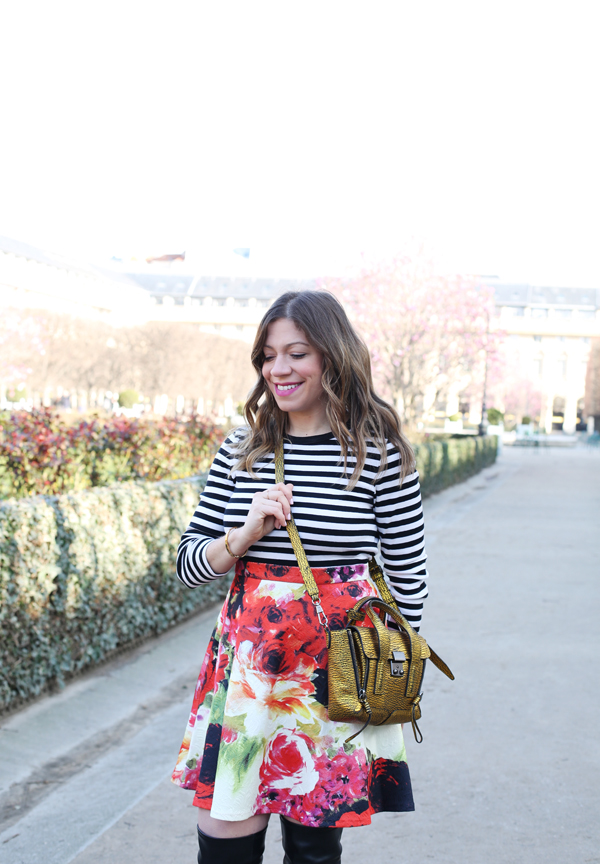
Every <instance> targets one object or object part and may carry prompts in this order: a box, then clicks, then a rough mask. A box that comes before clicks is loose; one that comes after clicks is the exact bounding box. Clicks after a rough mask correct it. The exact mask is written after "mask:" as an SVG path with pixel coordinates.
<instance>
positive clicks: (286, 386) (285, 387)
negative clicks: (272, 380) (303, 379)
mask: <svg viewBox="0 0 600 864" xmlns="http://www.w3.org/2000/svg"><path fill="white" fill-rule="evenodd" d="M299 386H300V383H298V384H278V385H277V389H278V390H295V388H296V387H299Z"/></svg>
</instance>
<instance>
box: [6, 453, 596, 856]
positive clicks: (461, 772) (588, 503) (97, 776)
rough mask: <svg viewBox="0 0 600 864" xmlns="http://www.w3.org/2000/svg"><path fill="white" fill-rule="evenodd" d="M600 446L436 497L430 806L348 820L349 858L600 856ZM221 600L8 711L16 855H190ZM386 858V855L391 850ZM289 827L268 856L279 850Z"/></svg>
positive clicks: (431, 544) (273, 838) (529, 462)
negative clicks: (180, 782)
mask: <svg viewBox="0 0 600 864" xmlns="http://www.w3.org/2000/svg"><path fill="white" fill-rule="evenodd" d="M599 516H600V454H599V453H596V452H593V451H588V450H584V449H569V450H554V449H549V450H544V451H526V450H517V449H514V450H511V449H509V448H506V449H505V452H504V455H503V457H502V459H501V461H500V462H499V463H498V464H497V465H495V466H493V467H492V468H489V469H487V470H486V471H484V472H483V473H482V474H480V475H478V476H477V477H475V478H472V479H471V480H470V481H468V482H467V483H464V484H462V485H460V486H457V487H454V488H453V489H450V490H447V491H446V492H443V493H441V494H440V495H437V496H435V497H434V498H432V499H429V500H428V501H426V520H427V528H428V550H429V553H430V571H431V574H432V575H431V582H430V591H431V598H430V600H429V601H428V605H427V608H426V615H425V621H424V627H423V632H424V633H425V635H426V636H427V637H428V638H429V639H430V640H431V642H432V644H433V646H434V647H435V648H436V650H437V651H439V653H440V654H441V655H442V657H443V658H444V659H445V660H447V662H448V663H449V664H450V666H451V667H452V669H453V670H454V672H455V674H456V681H455V682H454V683H452V682H449V681H447V679H446V678H444V676H442V675H441V674H440V673H438V672H437V670H435V669H434V668H433V667H430V668H429V670H428V673H427V677H426V684H425V700H424V708H423V711H424V717H423V721H422V729H423V732H424V735H425V741H424V743H423V744H422V745H420V746H417V745H416V744H415V743H414V742H412V741H409V742H408V753H409V763H410V766H411V773H412V777H413V786H414V791H415V798H416V801H417V811H416V813H414V814H402V815H394V814H384V815H381V816H378V817H376V818H375V819H374V821H373V824H372V826H369V827H368V828H363V829H360V830H356V829H348V830H346V832H345V834H344V840H345V852H344V864H355V862H356V864H358V862H361V864H363V862H364V861H365V860H368V859H369V857H370V858H371V859H373V855H374V850H381V858H382V859H383V860H386V861H389V862H399V864H400V862H415V861H423V862H427V861H432V862H436V864H515V862H518V864H554V862H557V864H558V862H560V864H584V862H600V818H599V814H600V776H599V772H598V767H599V763H600V747H599V737H600V736H599V729H600V722H599V717H600V686H599V683H600V682H599V678H600V675H599V673H598V659H599V658H600V645H599V642H600V638H599V631H600V628H599V627H598V621H599V620H600V585H599V584H598V583H599V579H600V531H599V530H598V528H599V522H600V520H599ZM214 616H215V613H214V611H213V612H211V613H208V614H205V615H203V616H200V617H199V618H196V619H194V620H193V621H190V622H188V623H187V624H185V625H183V626H181V627H179V628H178V629H177V630H175V631H173V632H171V633H169V634H167V635H166V636H163V637H161V638H160V639H157V640H154V641H153V642H151V643H148V644H146V645H145V646H143V647H142V648H141V649H138V650H137V651H135V652H133V653H132V654H130V655H127V656H126V657H123V658H120V659H119V660H118V661H115V662H114V663H112V664H111V665H108V666H105V667H103V668H101V669H100V670H98V671H96V672H95V673H93V674H90V675H89V676H88V677H86V678H83V679H80V680H78V681H76V682H74V683H73V684H71V685H70V686H68V687H67V688H66V689H65V690H64V691H63V692H62V693H61V694H60V695H58V696H53V697H49V698H45V699H42V700H40V701H39V702H37V703H36V704H34V705H32V706H30V707H29V708H27V709H25V710H23V711H21V712H19V713H18V714H16V715H14V716H13V717H11V718H9V719H8V720H7V721H5V723H4V724H3V725H2V726H0V806H1V810H0V832H1V833H0V860H1V861H2V862H3V864H71V862H73V864H92V862H93V864H109V862H110V864H121V862H123V864H125V862H127V864H187V862H192V861H195V860H196V844H195V836H194V823H195V815H194V808H193V807H192V806H191V800H190V799H191V795H190V794H188V793H186V792H184V791H182V790H180V789H177V788H175V787H174V786H172V785H171V784H170V782H169V781H168V774H169V770H170V768H171V767H172V764H173V760H174V757H175V754H176V752H177V748H178V747H179V744H180V741H181V736H182V733H183V729H184V727H185V723H186V719H187V713H188V710H189V703H190V698H191V692H192V688H193V685H194V683H195V679H196V676H197V673H198V667H199V662H200V659H201V657H202V655H203V653H204V649H205V646H206V643H207V640H208V636H209V632H210V630H211V628H212V623H213V619H214ZM378 857H379V856H378ZM281 860H282V853H281V851H280V846H279V826H278V823H277V821H276V820H272V825H271V827H270V828H269V833H268V850H267V854H266V856H265V864H275V862H278V864H279V862H281Z"/></svg>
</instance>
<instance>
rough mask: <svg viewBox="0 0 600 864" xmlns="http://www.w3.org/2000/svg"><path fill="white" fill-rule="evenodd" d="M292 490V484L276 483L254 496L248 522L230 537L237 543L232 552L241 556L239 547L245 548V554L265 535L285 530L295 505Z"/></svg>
mask: <svg viewBox="0 0 600 864" xmlns="http://www.w3.org/2000/svg"><path fill="white" fill-rule="evenodd" d="M292 489H293V486H292V484H291V483H276V484H275V486H269V488H268V489H265V490H264V492H256V493H255V494H254V495H253V496H252V504H251V505H250V510H249V511H248V516H247V517H246V522H245V523H244V525H242V526H241V527H240V528H236V530H235V532H234V531H232V532H231V535H230V537H231V539H233V540H234V541H235V543H236V547H235V549H234V548H233V546H232V547H231V551H232V552H235V554H236V555H239V554H241V553H240V552H239V551H238V547H243V548H242V552H243V551H244V550H245V549H248V548H249V547H250V546H252V544H253V543H256V541H257V540H260V538H261V537H264V536H265V534H270V533H271V531H272V530H273V529H274V528H285V526H286V523H287V522H288V521H289V519H291V515H292V504H293V503H294V499H293V498H292ZM231 539H230V541H229V544H230V546H231ZM244 543H245V546H243V544H244Z"/></svg>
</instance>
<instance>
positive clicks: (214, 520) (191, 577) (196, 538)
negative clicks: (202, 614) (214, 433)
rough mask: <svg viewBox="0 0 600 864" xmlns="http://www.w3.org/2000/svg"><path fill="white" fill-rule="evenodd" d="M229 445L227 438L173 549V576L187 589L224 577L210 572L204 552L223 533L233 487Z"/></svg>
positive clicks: (230, 441) (211, 570)
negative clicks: (175, 553)
mask: <svg viewBox="0 0 600 864" xmlns="http://www.w3.org/2000/svg"><path fill="white" fill-rule="evenodd" d="M232 443H233V442H232V439H231V438H227V439H226V440H225V441H224V443H223V444H222V446H221V448H220V449H219V452H218V453H217V455H216V456H215V459H214V462H213V464H212V466H211V469H210V471H209V473H208V478H207V480H206V486H205V487H204V491H203V492H202V495H201V496H200V502H199V504H198V506H197V508H196V512H195V513H194V515H193V516H192V521H191V522H190V524H189V526H188V528H187V530H186V531H185V533H184V534H183V535H182V537H181V541H180V543H179V548H178V549H177V576H178V578H179V579H180V580H181V582H183V584H184V585H187V587H188V588H197V587H198V585H203V584H205V583H206V582H211V581H212V580H213V579H219V578H220V577H221V576H225V575H226V574H225V573H216V572H215V571H214V570H213V569H212V567H211V566H210V564H209V563H208V560H207V558H206V549H207V547H208V545H209V544H210V543H211V542H212V541H213V540H215V539H216V538H217V537H222V536H223V534H224V533H225V529H224V527H223V516H224V514H225V508H226V507H227V504H228V502H229V499H230V498H231V495H232V493H233V490H234V486H235V483H234V480H233V478H232V477H231V476H230V472H231V468H232V466H233V463H234V459H233V457H232V456H231V452H230V447H231V444H232ZM228 572H229V571H228Z"/></svg>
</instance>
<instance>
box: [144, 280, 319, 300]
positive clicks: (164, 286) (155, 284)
mask: <svg viewBox="0 0 600 864" xmlns="http://www.w3.org/2000/svg"><path fill="white" fill-rule="evenodd" d="M127 277H128V278H129V279H131V280H133V281H135V282H137V284H138V285H141V286H142V288H145V289H146V291H148V292H150V294H152V296H160V297H162V296H171V297H178V296H180V297H181V296H188V297H214V298H227V297H233V298H234V299H236V300H242V299H249V298H250V297H254V298H255V299H257V300H271V299H273V298H275V297H279V295H280V294H284V293H285V292H286V291H301V290H303V289H307V288H316V285H317V283H316V281H315V280H313V279H268V278H264V279H250V278H247V277H244V276H235V277H226V276H224V277H218V276H193V275H191V274H183V273H128V274H127Z"/></svg>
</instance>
